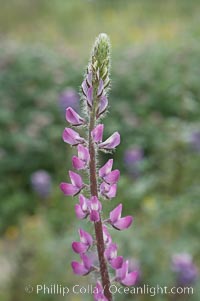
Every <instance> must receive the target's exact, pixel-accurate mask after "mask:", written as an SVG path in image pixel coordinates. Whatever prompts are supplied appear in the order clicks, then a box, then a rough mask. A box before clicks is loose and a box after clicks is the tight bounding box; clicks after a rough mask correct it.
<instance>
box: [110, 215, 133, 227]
mask: <svg viewBox="0 0 200 301" xmlns="http://www.w3.org/2000/svg"><path fill="white" fill-rule="evenodd" d="M132 222H133V217H132V216H126V217H122V218H120V219H119V220H118V221H117V222H115V223H113V224H112V226H113V227H114V228H116V229H117V230H124V229H128V228H129V227H130V226H131V224H132Z"/></svg>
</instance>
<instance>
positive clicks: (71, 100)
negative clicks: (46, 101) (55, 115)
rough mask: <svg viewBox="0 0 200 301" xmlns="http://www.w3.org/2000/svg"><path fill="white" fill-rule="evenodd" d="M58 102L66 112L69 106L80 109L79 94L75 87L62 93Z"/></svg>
mask: <svg viewBox="0 0 200 301" xmlns="http://www.w3.org/2000/svg"><path fill="white" fill-rule="evenodd" d="M58 104H59V107H60V109H61V111H62V112H64V114H65V111H66V109H67V108H68V107H71V108H72V109H74V110H76V111H79V95H78V93H77V92H76V91H75V90H74V89H73V88H67V89H66V90H64V91H63V92H62V93H61V94H60V96H59V99H58Z"/></svg>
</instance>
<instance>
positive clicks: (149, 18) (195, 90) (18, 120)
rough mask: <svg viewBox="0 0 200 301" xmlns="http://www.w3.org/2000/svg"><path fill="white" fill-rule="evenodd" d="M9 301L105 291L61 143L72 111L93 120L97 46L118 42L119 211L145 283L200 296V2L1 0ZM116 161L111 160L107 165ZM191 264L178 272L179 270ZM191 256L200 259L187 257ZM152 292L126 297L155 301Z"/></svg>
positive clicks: (126, 247) (2, 248) (0, 185)
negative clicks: (89, 265) (81, 252)
mask: <svg viewBox="0 0 200 301" xmlns="http://www.w3.org/2000/svg"><path fill="white" fill-rule="evenodd" d="M0 7H1V9H0V103H1V107H0V179H1V180H0V233H1V238H0V299H1V300H3V301H25V300H30V301H33V300H34V301H36V300H38V301H40V300H41V301H42V300H47V301H51V300H58V301H59V300H70V301H79V300H92V298H91V296H90V295H88V294H84V295H81V294H79V295H73V294H70V295H68V296H66V297H62V296H60V295H56V296H55V295H47V294H46V295H43V294H40V295H37V294H36V293H35V292H33V293H32V294H27V293H26V292H25V286H26V285H31V286H33V287H35V286H36V285H37V284H44V283H45V284H46V285H50V284H57V283H58V284H62V285H64V286H68V287H72V286H73V285H75V284H77V283H80V284H82V285H87V284H88V283H92V279H91V278H90V276H87V277H82V278H81V277H77V276H75V275H73V274H72V272H71V266H70V262H71V260H73V259H74V258H76V255H75V254H73V253H72V251H71V242H72V241H73V240H77V239H78V234H77V230H78V228H79V227H80V226H81V227H83V228H84V229H87V228H89V225H88V224H87V223H86V222H78V221H77V220H76V219H75V214H74V204H75V203H76V200H74V199H72V198H67V197H64V196H63V194H62V193H61V192H60V190H59V183H60V182H61V181H67V180H68V175H67V171H68V169H69V168H71V155H72V153H73V150H72V149H71V148H70V147H69V146H66V145H65V144H64V143H63V141H62V139H61V134H62V131H63V128H64V127H65V125H66V122H65V118H64V109H65V108H66V106H68V105H72V106H74V107H75V108H77V109H79V95H78V92H79V87H80V84H81V82H82V79H83V73H84V70H85V66H86V65H87V60H88V57H89V53H90V49H91V46H92V43H93V42H94V39H95V37H96V36H97V35H98V34H99V33H100V32H106V33H107V34H108V35H109V36H110V39H111V43H112V73H111V75H112V89H111V91H110V97H109V101H110V110H109V111H110V113H109V114H108V115H107V118H106V119H105V124H106V125H105V137H106V136H108V135H109V134H112V132H113V131H119V132H120V134H121V137H122V143H121V145H120V147H118V149H117V151H116V152H115V154H114V157H115V167H116V168H119V169H120V170H121V179H120V182H119V188H118V194H117V198H116V199H115V200H112V201H111V202H110V203H109V204H108V205H107V206H106V208H107V209H106V208H105V215H106V212H108V210H109V209H111V208H114V206H115V205H116V204H117V203H118V202H122V203H123V204H124V214H128V213H131V214H133V216H134V218H135V220H134V225H133V226H132V228H131V229H128V230H126V231H125V232H123V233H121V232H117V233H115V231H113V232H112V233H113V236H114V241H116V242H117V243H118V244H119V249H120V253H121V254H122V255H124V256H126V257H128V258H130V260H132V263H133V266H137V268H138V269H139V270H140V283H139V284H138V285H143V284H148V285H150V286H156V285H157V284H158V285H160V286H169V287H171V286H176V285H178V284H180V285H181V286H185V285H188V286H193V287H194V295H191V296H183V295H180V296H170V295H156V296H155V297H154V300H157V301H167V300H193V301H198V300H199V298H200V296H199V288H200V286H199V278H198V275H197V274H198V272H197V270H198V266H199V263H200V256H199V254H200V246H199V236H200V218H199V217H200V206H199V201H200V200H199V195H200V180H199V178H200V176H199V175H200V26H199V25H200V21H199V12H200V1H198V0H196V1H195V0H190V1H188V0H177V1H173V0H168V1H162V0H146V1H145V0H140V1H139V0H132V1H131V0H129V1H128V0H90V1H89V0H73V1H70V0H51V1H47V0H46V1H45V0H34V1H31V0H10V1H3V0H1V1H0ZM106 159H108V157H107V156H106V155H104V156H102V157H101V158H100V161H101V163H103V162H104V161H105V160H106ZM175 254H179V256H180V257H181V256H182V257H181V258H182V261H184V260H185V259H184V258H185V257H186V258H188V257H189V256H190V260H188V261H187V260H186V261H187V262H184V264H181V263H180V269H179V270H177V269H176V268H175V267H174V266H173V265H174V263H173V262H172V259H173V258H174V257H173V256H174V255H175ZM186 254H187V256H185V255H186ZM150 298H151V297H150V296H149V295H143V296H142V295H141V296H133V295H123V296H120V295H119V294H118V295H116V300H136V301H143V300H144V301H148V300H149V299H150Z"/></svg>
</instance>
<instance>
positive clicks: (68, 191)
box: [60, 170, 85, 196]
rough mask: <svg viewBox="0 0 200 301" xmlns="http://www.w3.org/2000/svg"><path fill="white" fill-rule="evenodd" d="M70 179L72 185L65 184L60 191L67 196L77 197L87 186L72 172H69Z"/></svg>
mask: <svg viewBox="0 0 200 301" xmlns="http://www.w3.org/2000/svg"><path fill="white" fill-rule="evenodd" d="M69 177H70V180H71V182H72V184H69V183H65V182H63V183H61V184H60V189H61V190H62V191H63V193H64V194H65V195H72V196H75V195H77V194H78V193H79V192H80V191H81V190H82V189H83V188H84V186H85V185H84V184H83V181H82V178H81V176H80V175H79V174H77V173H75V172H73V171H71V170H70V171H69Z"/></svg>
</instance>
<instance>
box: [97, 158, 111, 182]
mask: <svg viewBox="0 0 200 301" xmlns="http://www.w3.org/2000/svg"><path fill="white" fill-rule="evenodd" d="M112 166H113V159H109V160H108V161H107V162H106V164H104V165H103V166H102V167H101V168H100V169H99V176H100V177H101V178H103V177H105V176H106V175H108V174H109V173H110V172H111V170H112Z"/></svg>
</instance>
